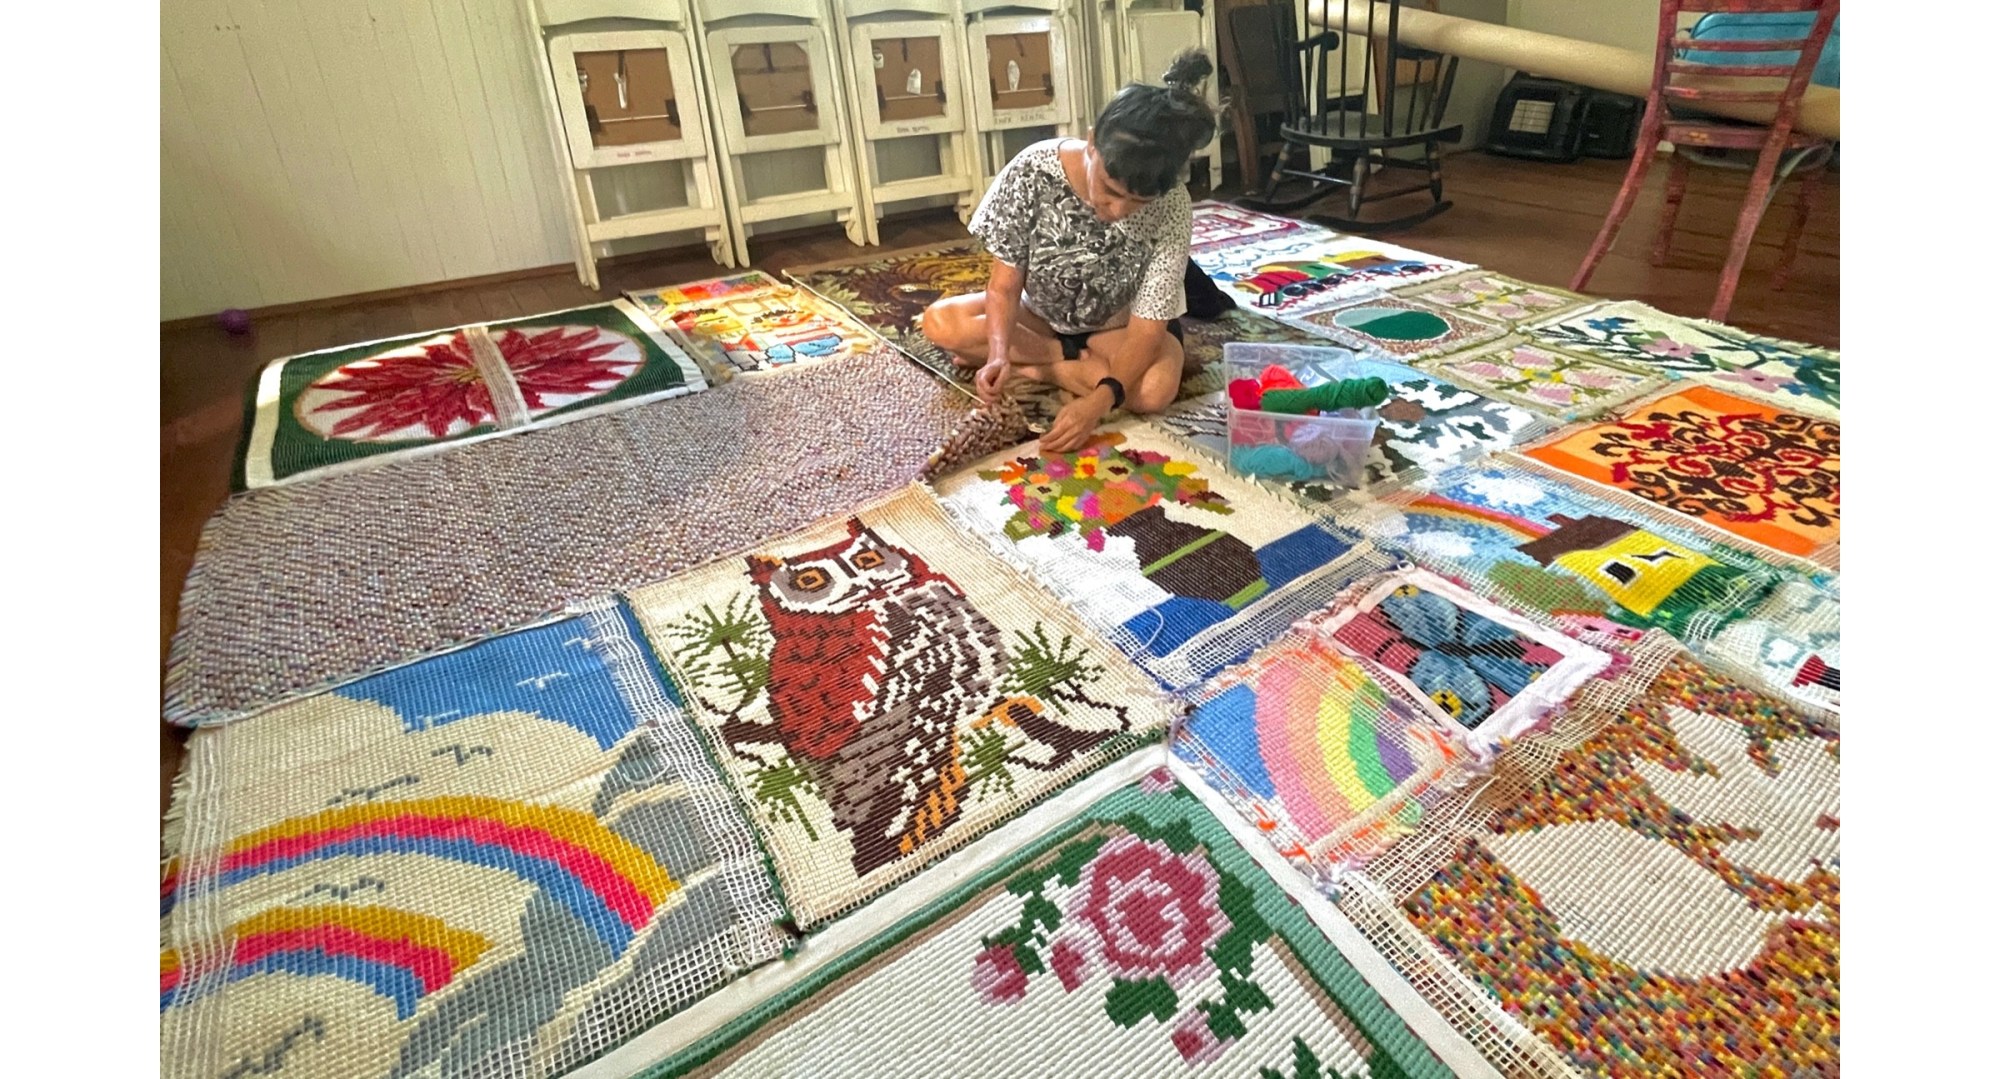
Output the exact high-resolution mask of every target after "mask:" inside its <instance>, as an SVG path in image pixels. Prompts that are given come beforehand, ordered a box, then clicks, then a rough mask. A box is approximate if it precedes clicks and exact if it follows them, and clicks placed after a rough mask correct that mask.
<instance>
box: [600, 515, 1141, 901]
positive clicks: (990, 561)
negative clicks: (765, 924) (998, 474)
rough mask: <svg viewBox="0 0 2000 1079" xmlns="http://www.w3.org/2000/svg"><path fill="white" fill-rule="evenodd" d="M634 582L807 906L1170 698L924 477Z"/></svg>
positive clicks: (989, 806)
mask: <svg viewBox="0 0 2000 1079" xmlns="http://www.w3.org/2000/svg"><path fill="white" fill-rule="evenodd" d="M631 600H632V603H633V605H634V607H635V609H636V610H637V611H638V613H639V617H640V619H641V620H642V621H643V622H644V623H645V626H646V631H647V633H648V635H649V636H650V637H651V638H652V641H653V644H654V647H655V648H656V649H657V650H658V652H659V654H660V655H661V656H662V658H663V659H664V660H665V661H666V664H667V667H668V669H669V671H670V672H671V673H672V676H673V678H674V681H675V683H676V684H677V685H678V686H679V687H680V688H681V689H682V690H683V691H684V692H685V693H686V696H687V701H688V708H689V711H690V713H691V714H692V715H693V716H694V717H695V718H696V720H697V722H698V723H699V725H700V728H701V731H702V734H703V735H704V736H705V737H706V738H707V739H708V740H709V743H710V745H711V748H712V750H713V752H714V754H715V756H716V758H717V759H718V760H720V761H721V762H722V764H723V767H724V769H725V770H726V771H727V772H728V774H729V776H730V778H731V780H732V781H733V782H734V784H735V785H736V788H737V791H738V793H739V794H740V795H741V797H742V798H743V800H744V802H745V803H746V804H748V805H749V806H750V807H751V809H752V813H753V816H754V819H755V820H756V823H757V827H758V829H759V830H760V831H761V832H762V834H763V835H764V836H765V839H766V841H767V843H768V845H769V847H770V849H771V853H772V857H773V860H774V862H775V865H776V868H777V873H778V879H779V880H780V882H781V883H782V884H783V887H784V892H785V898H786V900H787V901H788V903H789V904H790V906H791V909H792V910H793V911H794V912H796V914H797V915H798V917H799V919H800V921H801V923H802V924H803V925H805V926H806V927H807V928H811V927H813V926H817V925H819V924H822V923H824V922H825V921H827V920H828V919H830V918H832V917H833V916H835V915H837V914H839V913H841V912H842V911H844V910H847V909H849V908H851V907H854V906H856V905H858V904H861V903H863V902H865V901H867V900H868V899H870V898H872V897H873V896H875V895H878V894H880V893H881V892H883V891H885V890H887V889H888V888H890V887H891V886H892V885H894V884H895V883H896V882H897V881H899V880H902V879H903V878H905V877H907V876H909V875H911V874H913V873H915V872H917V871H918V870H919V869H921V868H922V867H923V866H924V865H925V864H927V863H928V862H930V861H932V860H934V859H936V858H937V857H939V856H941V855H943V854H944V853H946V852H948V851H950V850H951V849H952V848H954V847H956V846H958V845H959V844H961V843H964V842H965V841H966V840H967V839H969V838H971V837H972V836H975V835H977V834H979V833H980V832H983V831H985V830H986V829H988V828H990V827H992V826H993V825H994V824H995V823H997V822H999V821H1002V820H1005V819H1007V818H1008V817H1011V816H1013V815H1014V814H1016V813H1019V812H1021V811H1022V810H1023V809H1026V808H1027V807H1028V806H1030V805H1032V804H1034V803H1035V802H1036V801H1038V800H1039V799H1041V798H1042V797H1043V796H1045V795H1047V794H1049V793H1050V792H1052V791H1055V790H1057V789H1059V788H1060V787H1062V786H1063V785H1065V784H1067V783H1068V782H1069V781H1071V780H1073V779H1075V778H1076V777H1078V776H1080V775H1083V774H1085V773H1087V772H1090V771H1092V770H1094V769H1096V768H1097V767H1099V766H1100V765H1102V764H1105V763H1107V762H1109V761H1111V760H1114V759H1116V758H1117V757H1120V756H1122V755H1124V754H1125V753H1128V752H1130V751H1132V750H1133V749H1135V748H1137V747H1138V746H1139V745H1141V744H1143V743H1145V742H1147V741H1150V740H1152V739H1155V738H1158V737H1159V736H1160V734H1161V732H1162V731H1163V730H1164V729H1165V727H1166V724H1167V720H1168V716H1169V712H1168V708H1167V705H1166V702H1165V700H1164V699H1163V698H1162V697H1160V696H1159V695H1158V694H1157V693H1156V692H1155V691H1154V690H1152V689H1151V687H1150V686H1148V685H1147V683H1146V682H1145V679H1144V677H1143V675H1141V674H1140V672H1139V671H1138V670H1137V669H1135V668H1133V667H1132V666H1130V665H1129V664H1127V663H1125V662H1124V661H1123V660H1122V659H1121V658H1120V657H1119V656H1118V655H1117V653H1116V652H1113V651H1111V650H1110V649H1108V648H1106V647H1105V646H1104V645H1103V644H1102V643H1101V642H1100V641H1099V640H1098V639H1097V638H1095V637H1094V636H1092V635H1091V633H1090V632H1089V631H1088V630H1087V629H1085V628H1084V626H1083V624H1082V623H1081V622H1079V621H1077V620H1076V619H1075V617H1074V616H1072V615H1071V614H1070V613H1069V612H1068V611H1066V610H1064V609H1063V607H1062V606H1061V605H1059V604H1057V603H1056V602H1055V601H1054V600H1052V599H1051V598H1049V597H1048V596H1047V595H1046V594H1044V593H1042V592H1040V591H1039V590H1037V589H1036V588H1035V587H1034V586H1033V585H1031V584H1029V583H1028V582H1027V581H1025V580H1023V579H1022V578H1021V577H1020V576H1019V575H1018V574H1016V573H1015V572H1014V571H1013V570H1012V569H1011V568H1010V567H1009V566H1007V564H1006V563H1004V562H1001V561H999V560H997V559H995V558H993V557H992V556H991V555H989V554H988V553H986V552H985V551H984V550H981V549H980V548H978V547H977V546H975V544H974V542H973V541H971V540H970V539H968V538H967V537H966V536H964V535H962V534H961V533H959V532H958V531H957V530H956V529H954V528H953V527H952V525H951V522H950V521H949V520H948V519H947V518H946V517H945V514H944V511H943V510H941V509H939V508H938V506H937V503H936V502H935V501H933V500H932V499H931V497H930V495H929V493H928V492H927V491H925V490H924V489H923V488H921V487H914V486H913V487H911V488H909V489H907V490H906V491H904V492H903V493H902V494H900V495H897V496H894V497H892V498H890V499H888V500H886V501H882V502H878V503H875V504H873V505H872V506H870V507H867V508H864V509H862V510H860V511H858V512H856V513H854V514H853V515H852V516H847V517H837V518H835V519H833V520H831V521H829V522H827V523H825V524H821V525H819V526H816V527H814V528H811V529H808V530H806V531H804V532H800V533H795V534H793V535H791V536H787V537H785V538H783V539H780V540H775V541H772V542H770V543H768V544H764V545H762V546H759V547H756V548H753V549H752V550H751V551H750V552H748V553H747V554H746V555H743V556H738V557H731V558H726V559H723V560H721V561H718V562H715V563H713V564H711V565H708V566H705V567H702V568H701V569H698V570H693V571H690V572H688V573H685V574H682V575H681V576H678V577H675V578H673V579H671V580H668V581H665V582H663V583H661V584H657V585H652V586H649V587H646V588H642V589H639V590H637V591H635V592H633V593H632V594H631Z"/></svg>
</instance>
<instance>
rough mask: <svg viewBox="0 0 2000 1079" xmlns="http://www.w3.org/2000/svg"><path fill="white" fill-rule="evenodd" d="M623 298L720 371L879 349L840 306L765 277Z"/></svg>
mask: <svg viewBox="0 0 2000 1079" xmlns="http://www.w3.org/2000/svg"><path fill="white" fill-rule="evenodd" d="M626 295H627V296H628V297H630V298H631V300H632V302H633V303H635V304H638V305H639V307H640V308H641V309H642V310H644V311H645V312H646V313H647V314H648V315H650V316H651V317H652V318H653V320H654V321H655V322H657V323H659V325H660V327H661V328H662V329H664V330H667V331H668V332H670V333H673V334H675V335H676V336H677V337H679V339H680V340H681V342H682V344H684V345H685V346H686V347H687V350H688V351H689V352H691V353H693V354H694V355H695V356H696V357H698V358H700V359H704V360H706V361H708V362H709V363H710V364H712V365H717V366H719V367H720V368H727V369H732V370H737V371H765V370H770V369H772V368H776V367H789V366H791V365H793V364H799V363H812V362H818V361H825V360H839V359H845V358H847V357H849V356H852V355H854V354H855V353H857V352H865V351H867V350H869V349H873V348H879V347H881V342H880V341H878V340H877V339H876V338H875V335H873V334H871V333H869V332H868V331H867V330H866V329H865V328H863V327H861V326H858V325H856V324H855V323H854V321H853V320H852V319H850V318H848V317H847V316H846V314H845V313H843V312H842V311H841V310H840V309H839V308H837V307H835V306H833V305H832V304H829V303H827V302H825V301H824V300H821V299H820V298H819V297H817V296H814V295H813V294H812V293H810V292H807V291H805V290H803V289H799V288H794V287H792V286H790V285H787V284H785V283H784V282H782V281H779V280H778V279H777V278H774V277H771V276H770V275H768V274H764V273H760V272H752V273H746V274H737V275H735V276H733V277H721V278H717V279H715V280H712V281H693V282H689V283H687V284H684V285H671V286H668V287H666V288H657V289H647V290H644V291H640V292H628V293H626Z"/></svg>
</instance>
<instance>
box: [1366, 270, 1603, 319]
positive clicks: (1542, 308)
mask: <svg viewBox="0 0 2000 1079" xmlns="http://www.w3.org/2000/svg"><path fill="white" fill-rule="evenodd" d="M1395 293H1396V295H1398V296H1406V297H1410V298H1412V299H1420V300H1423V301H1424V302H1426V303H1432V304H1436V305H1437V306H1439V307H1449V308H1451V309H1452V310H1454V311H1462V312H1464V313H1466V314H1468V315H1478V316H1479V317H1481V318H1484V319H1489V320H1491V321H1494V322H1498V323H1501V324H1502V325H1505V326H1508V327H1515V326H1520V325H1522V324H1524V323H1528V322H1535V321H1539V320H1541V319H1545V318H1547V317H1548V316H1550V315H1554V314H1559V313H1561V312H1563V311H1567V310H1569V309H1571V308H1575V307H1581V306H1583V305H1584V304H1586V303H1589V302H1590V300H1589V299H1588V298H1587V297H1584V296H1579V295H1577V294H1576V293H1574V292H1567V291H1565V290H1563V289H1559V288H1551V287H1549V286H1548V285H1536V284H1531V283H1529V282H1527V281H1522V280H1520V279H1518V278H1513V277H1508V276H1507V275H1505V274H1497V273H1493V272H1492V271H1490V270H1472V271H1469V272H1467V273H1463V274H1460V275H1458V276H1456V277H1449V278H1446V279H1444V280H1442V281H1437V282H1434V283H1431V284H1421V285H1406V286H1401V287H1398V288H1397V289H1395Z"/></svg>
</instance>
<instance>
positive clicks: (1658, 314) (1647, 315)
mask: <svg viewBox="0 0 2000 1079" xmlns="http://www.w3.org/2000/svg"><path fill="white" fill-rule="evenodd" d="M1528 332H1529V333H1530V334H1531V335H1532V336H1534V337H1535V338H1536V339H1537V340H1539V341H1543V342H1546V343H1548V344H1552V345H1556V346H1558V347H1560V348H1566V349H1569V350H1571V351H1574V352H1583V353H1587V354H1589V355H1593V356H1602V357H1605V358H1608V359H1612V360H1617V361H1620V362H1623V363H1626V364H1627V365H1632V364H1637V365H1639V366H1641V367H1643V368H1646V369H1651V370H1657V371H1661V372H1664V373H1666V374H1668V375H1669V376H1671V377H1673V378H1681V379H1690V380H1693V381H1696V382H1704V383H1708V384H1709V385H1712V386H1714V387H1716V388H1717V389H1720V390H1722V391H1724V392H1726V393H1729V394H1732V395H1734V396H1737V397H1749V398H1755V399H1757V400H1758V401H1760V402H1762V403H1764V404H1767V405H1771V406H1772V407H1776V408H1781V409H1785V410H1787V411H1792V412H1804V413H1807V414H1809V415H1813V416H1819V417H1823V418H1828V419H1838V418H1839V416H1840V354H1839V353H1837V352H1834V351H1832V350H1831V349H1824V348H1818V347H1816V346H1813V345H1802V344H1798V343H1796V342H1791V341H1780V340H1778V339H1776V338H1771V337H1761V336H1758V335H1756V334H1751V333H1746V332H1744V331H1742V330H1739V329H1736V328H1735V327H1733V326H1725V325H1723V324H1721V323H1719V322H1709V321H1707V320H1704V319H1685V318H1678V317H1676V316H1673V315H1669V314H1667V313H1666V312H1664V311H1660V310H1658V309H1656V308H1652V307H1648V306H1646V305H1645V304H1642V303H1639V302H1637V301H1633V300H1619V301H1615V302H1610V303H1601V304H1597V305H1595V306H1592V307H1587V308H1584V309H1582V310H1579V311H1572V312H1570V313H1568V314H1565V315H1562V316H1559V317H1557V318H1554V319H1550V320H1548V321H1546V322H1541V323H1537V324H1535V325H1533V326H1531V327H1530V328H1529V330H1528Z"/></svg>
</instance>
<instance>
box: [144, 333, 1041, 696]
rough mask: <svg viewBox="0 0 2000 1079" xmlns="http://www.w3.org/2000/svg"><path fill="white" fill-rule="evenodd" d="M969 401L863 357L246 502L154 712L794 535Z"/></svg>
mask: <svg viewBox="0 0 2000 1079" xmlns="http://www.w3.org/2000/svg"><path fill="white" fill-rule="evenodd" d="M972 404H973V402H972V401H971V399H970V398H967V397H965V396H964V395H962V394H959V393H956V392H954V391H953V390H951V389H949V388H948V387H945V386H943V385H940V384H939V383H938V381H937V380H936V379H934V378H932V377H930V376H929V375H928V374H926V373H924V371H923V370H922V369H921V368H919V367H917V366H916V365H914V364H912V363H910V362H909V361H908V360H906V359H903V358H902V357H900V356H897V355H894V354H892V353H889V352H886V351H885V352H882V353H868V354H864V355H859V356H855V357H853V358H852V359H850V360H847V361H844V362H842V363H839V364H815V365H810V366H807V367H803V368H800V369H798V370H795V371H790V372H787V373H786V374H785V377H783V378H756V379H750V378H739V379H735V380H732V381H730V382H729V383H727V384H725V385H722V386H718V387H716V388H715V389H713V390H710V391H708V392H707V393H704V394H701V395H699V396H698V397H692V398H683V399H676V400H672V401H663V402H660V403H659V404H656V405H653V406H651V407H648V408H640V409H628V410H625V411H622V412H618V413H615V414H612V415H608V416H597V417H593V418H590V419H585V420H581V421H578V422H576V423H572V424H565V425H563V426H561V427H556V428H553V429H550V430H546V431H534V432H529V433H527V434H524V435H522V436H520V437H517V438H502V439H494V440H493V441H490V442H484V443H481V444H479V445H476V446H470V447H467V448H465V449H464V450H461V451H459V452H456V453H445V454H436V455H433V456H429V457H423V458H418V459H415V460H408V461H397V462H394V463H390V464H385V465H383V466H382V467H380V468H375V469H369V470H366V471H363V472H357V473H355V474H353V475H345V476H330V477H327V478H326V479H322V480H318V481H315V482H312V483H302V484H293V485H287V486H284V487H279V488H274V489H271V490H266V491H252V492H250V493H248V494H246V495H243V496H241V497H239V498H236V499H232V500H231V501H230V502H229V503H228V504H226V505H225V506H223V508H222V509H221V510H220V511H218V512H217V513H216V515H215V516H214V517H213V518H211V519H210V520H209V522H208V524H207V526H206V527H205V528H204V529H203V531H202V541H201V547H200V549H199V551H198V552H197V553H196V556H195V563H194V568H193V569H192V570H191V571H190V572H189V574H188V579H187V585H186V587H185V589H184V590H183V592H182V595H181V605H180V626H179V628H178V630H177V632H176V634H175V637H174V641H173V647H172V655H171V657H170V659H169V663H168V670H167V676H166V716H167V718H168V720H169V721H171V722H175V723H181V724H185V725H196V724H202V723H215V722H221V721H223V720H226V719H229V718H231V717H234V716H238V715H241V714H243V713H244V712H246V711H249V710H252V709H255V708H258V707H261V706H263V705H267V704H270V703H272V702H274V701H278V700H282V699H284V698H286V697H290V696H294V695H297V694H300V693H305V692H311V691H315V690H318V689H321V688H325V686H327V685H329V684H331V683H335V682H339V681H345V680H349V679H352V678H354V677H357V676H359V675H363V674H366V673H368V672H370V671H373V670H377V669H379V668H381V667H384V666H390V665H394V664H398V663H405V662H408V661H409V660H411V659H415V658H417V657H420V656H423V655H426V654H428V653H430V652H434V651H436V650H438V649H441V648H447V647H451V646H453V645H457V644H464V643H469V642H471V641H475V640H479V639H480V638H482V637H486V636H488V635H491V634H493V633H498V632H501V631H503V630H507V629H510V628H513V627H516V626H520V625H523V624H526V623H528V622H531V621H534V620H536V619H538V618H541V617H543V616H545V615H546V614H548V613H549V612H551V611H556V610H560V609H561V608H562V607H563V606H564V605H566V604H569V603H573V602H577V601H580V600H583V599H587V598H589V597H591V596H595V595H599V594H602V593H604V592H607V591H613V590H616V589H620V588H629V587H632V586H635V585H639V584H644V583H646V582H648V581H656V580H659V579H660V578H662V577H665V576H666V575H668V574H670V573H673V572H675V571H677V570H680V569H684V568H686V567H688V566H693V565H698V564H700V563H702V562H705V561H708V560H709V559H711V558H714V557H715V556H716V555H718V554H721V553H724V552H726V551H732V550H737V549H740V548H742V547H743V546H745V545H747V544H751V543H755V542H757V541H758V540H761V539H766V538H769V537H771V536H775V535H781V534H783V533H785V532H787V531H791V530H794V529H798V528H802V527H804V526H805V525H807V524H809V523H811V522H813V521H816V520H820V519H822V518H824V517H826V516H827V515H828V514H832V513H838V512H841V511H843V510H846V509H848V508H850V507H852V506H855V505H858V504H860V503H861V502H864V501H866V500H868V499H870V498H874V497H877V496H879V495H881V494H883V493H885V492H888V491H892V490H895V489H897V488H899V487H901V486H903V485H904V484H907V483H909V482H910V481H911V480H912V479H914V478H915V477H916V476H917V474H918V472H920V471H921V470H922V469H923V468H924V466H925V464H926V462H928V461H929V460H930V459H931V457H932V456H933V455H934V454H936V453H937V452H938V451H939V448H940V447H942V446H944V445H945V443H946V441H947V440H948V439H951V438H952V436H953V434H954V433H955V432H957V431H958V430H959V429H960V428H961V426H963V425H965V424H967V422H968V418H969V416H970V413H971V408H972ZM996 430H998V429H996ZM973 443H974V444H971V445H963V444H962V445H961V446H960V449H961V450H962V451H963V452H965V453H967V454H972V455H977V454H981V453H985V452H990V450H991V449H992V448H997V446H998V445H1003V444H1005V443H999V442H993V443H984V446H985V448H984V449H982V448H980V444H978V441H977V435H976V433H975V434H974V437H973ZM441 507H445V508H448V512H447V511H446V510H445V509H441Z"/></svg>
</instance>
